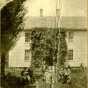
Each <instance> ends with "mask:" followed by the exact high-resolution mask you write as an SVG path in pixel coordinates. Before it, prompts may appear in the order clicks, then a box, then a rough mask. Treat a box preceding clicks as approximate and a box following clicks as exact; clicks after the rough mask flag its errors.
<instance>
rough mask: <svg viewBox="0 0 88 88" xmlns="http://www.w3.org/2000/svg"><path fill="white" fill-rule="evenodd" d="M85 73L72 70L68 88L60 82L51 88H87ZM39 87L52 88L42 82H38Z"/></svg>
mask: <svg viewBox="0 0 88 88" xmlns="http://www.w3.org/2000/svg"><path fill="white" fill-rule="evenodd" d="M16 73H17V72H16ZM18 73H19V72H18ZM86 73H87V72H86V70H85V71H82V70H80V69H79V68H77V69H72V73H71V78H72V84H70V85H69V87H68V85H67V84H62V83H61V82H58V83H57V84H56V87H53V88H87V74H86ZM45 85H46V86H45ZM39 86H40V87H38V88H52V87H50V85H49V84H44V82H43V81H40V82H39ZM7 88H12V87H7ZM24 88H29V87H27V86H25V87H24ZM31 88H32V87H31Z"/></svg>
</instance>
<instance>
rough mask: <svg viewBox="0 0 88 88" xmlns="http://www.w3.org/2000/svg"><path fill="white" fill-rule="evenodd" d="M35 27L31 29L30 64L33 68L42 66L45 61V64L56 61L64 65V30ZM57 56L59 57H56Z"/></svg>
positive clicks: (51, 63) (65, 49) (65, 52)
mask: <svg viewBox="0 0 88 88" xmlns="http://www.w3.org/2000/svg"><path fill="white" fill-rule="evenodd" d="M43 29H44V28H39V29H38V28H35V29H34V30H33V31H32V34H31V36H32V59H33V60H32V62H33V63H32V64H33V66H34V68H36V67H40V68H41V67H42V62H44V61H45V64H46V65H47V66H53V65H54V64H56V63H58V64H59V65H64V61H65V57H66V54H67V45H66V40H65V31H64V30H63V29H61V31H59V30H60V29H54V28H53V29H51V28H50V29H48V28H46V30H43ZM58 56H59V57H58Z"/></svg>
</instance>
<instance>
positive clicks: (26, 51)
mask: <svg viewBox="0 0 88 88" xmlns="http://www.w3.org/2000/svg"><path fill="white" fill-rule="evenodd" d="M30 52H31V51H30V49H26V50H25V58H24V59H25V61H28V60H30V54H31V53H30Z"/></svg>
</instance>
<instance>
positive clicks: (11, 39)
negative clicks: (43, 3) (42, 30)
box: [1, 0, 25, 83]
mask: <svg viewBox="0 0 88 88" xmlns="http://www.w3.org/2000/svg"><path fill="white" fill-rule="evenodd" d="M24 1H25V0H13V1H11V2H9V3H7V4H6V5H5V6H4V7H3V8H2V9H1V81H3V77H4V76H5V61H6V55H7V54H8V52H9V50H10V49H11V48H12V47H13V46H14V44H15V42H16V41H17V38H18V34H19V33H20V32H21V31H22V30H23V27H22V25H23V16H24V10H23V9H24V8H23V5H22V4H23V2H24ZM2 83H3V82H2Z"/></svg>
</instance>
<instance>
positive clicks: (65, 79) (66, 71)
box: [63, 67, 71, 84]
mask: <svg viewBox="0 0 88 88" xmlns="http://www.w3.org/2000/svg"><path fill="white" fill-rule="evenodd" d="M63 83H68V84H69V83H71V69H70V68H69V67H65V68H64V77H63Z"/></svg>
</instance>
